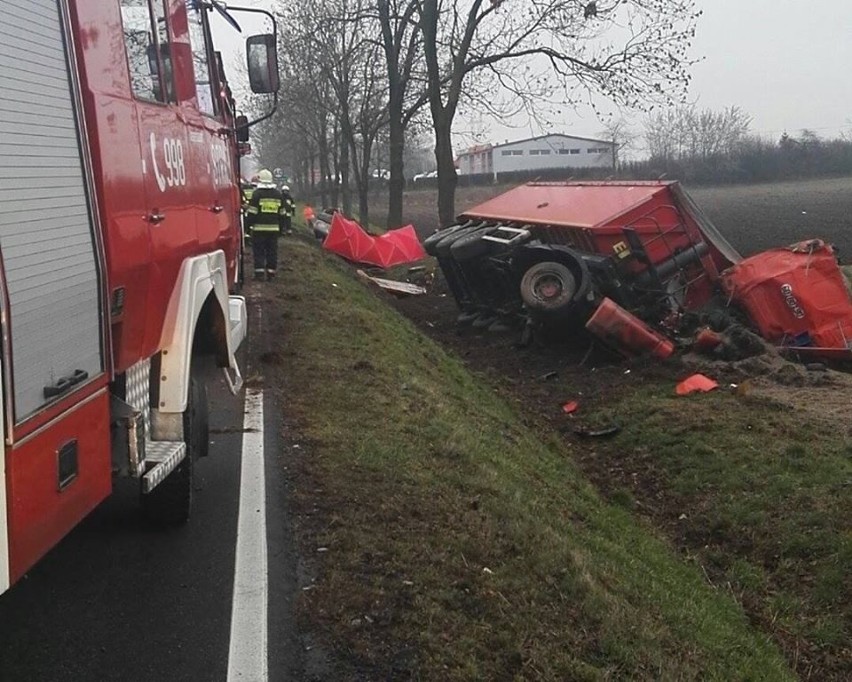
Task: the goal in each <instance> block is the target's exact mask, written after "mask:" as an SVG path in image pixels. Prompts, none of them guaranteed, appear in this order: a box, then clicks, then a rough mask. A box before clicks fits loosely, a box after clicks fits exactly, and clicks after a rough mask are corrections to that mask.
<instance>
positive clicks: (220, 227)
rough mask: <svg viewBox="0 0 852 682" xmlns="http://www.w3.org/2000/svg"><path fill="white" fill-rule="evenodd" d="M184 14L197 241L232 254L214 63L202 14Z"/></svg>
mask: <svg viewBox="0 0 852 682" xmlns="http://www.w3.org/2000/svg"><path fill="white" fill-rule="evenodd" d="M186 11H187V28H188V30H187V38H188V48H189V50H190V53H191V56H192V72H193V73H192V78H191V79H188V82H187V83H186V87H187V89H188V90H189V91H191V92H192V94H193V95H194V99H195V106H194V107H187V108H186V112H187V118H188V124H189V139H190V146H191V148H192V157H193V177H192V179H191V180H190V182H193V183H195V184H196V185H197V190H193V192H194V193H195V192H196V191H197V194H198V196H199V197H201V196H204V197H205V199H206V200H207V204H206V205H204V206H202V207H201V209H202V210H200V211H199V212H198V237H199V240H200V241H201V243H202V245H203V246H204V247H205V248H206V250H217V249H222V250H224V251H225V253H226V254H233V253H234V252H235V249H234V248H233V247H234V242H235V240H236V239H237V237H238V235H239V231H238V230H237V229H236V226H235V225H234V224H233V221H234V219H235V217H236V216H237V215H238V214H237V213H236V212H235V211H236V207H235V206H234V202H233V199H231V198H230V197H229V193H228V189H229V188H233V182H234V180H233V178H234V175H233V171H232V167H231V165H230V159H229V157H230V153H231V152H230V151H229V147H228V145H227V144H226V138H225V135H227V134H228V133H225V132H223V131H224V130H225V129H226V125H225V123H224V121H225V112H224V111H223V110H222V107H223V103H222V98H221V96H220V93H219V92H217V90H218V88H217V85H216V83H217V78H216V77H215V76H214V73H215V69H214V63H215V60H214V55H213V50H212V41H211V39H210V32H209V25H208V23H207V17H206V14H207V12H206V10H203V9H201V8H200V7H193V6H190V5H189V4H188V5H187V9H186Z"/></svg>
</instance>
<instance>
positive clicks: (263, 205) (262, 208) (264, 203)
mask: <svg viewBox="0 0 852 682" xmlns="http://www.w3.org/2000/svg"><path fill="white" fill-rule="evenodd" d="M282 210H283V203H282V195H281V192H280V191H279V190H277V189H276V188H275V187H268V186H267V187H264V186H260V187H258V188H257V189H255V190H254V193H253V194H252V197H251V201H250V202H249V205H248V208H247V209H246V213H247V215H246V222H247V224H248V225H247V226H248V227H249V228H250V229H251V230H252V231H253V232H280V231H281V223H282V219H283V216H282V215H281V212H282Z"/></svg>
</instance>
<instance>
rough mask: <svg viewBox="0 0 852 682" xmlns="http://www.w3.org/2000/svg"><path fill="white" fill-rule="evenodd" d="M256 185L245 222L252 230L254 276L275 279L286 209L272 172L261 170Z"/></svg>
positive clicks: (260, 278)
mask: <svg viewBox="0 0 852 682" xmlns="http://www.w3.org/2000/svg"><path fill="white" fill-rule="evenodd" d="M257 175H258V184H257V188H256V189H255V190H254V192H253V193H252V196H251V200H250V201H249V204H248V209H247V215H246V223H247V226H248V228H249V230H251V234H252V240H251V241H252V251H254V278H255V279H258V280H262V279H264V275H265V276H266V279H274V278H275V271H276V270H277V269H278V237H279V235H280V234H281V228H282V226H283V225H284V218H285V215H286V209H285V207H284V201H283V196H282V194H281V192H280V191H279V190H278V189H277V188H276V187H275V183H274V182H273V180H272V173H270V172H269V171H268V170H262V171H260V173H258V174H257Z"/></svg>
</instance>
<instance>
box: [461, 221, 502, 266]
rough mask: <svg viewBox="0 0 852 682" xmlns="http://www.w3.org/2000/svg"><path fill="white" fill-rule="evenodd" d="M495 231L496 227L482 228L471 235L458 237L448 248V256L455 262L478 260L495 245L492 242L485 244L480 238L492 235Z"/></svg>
mask: <svg viewBox="0 0 852 682" xmlns="http://www.w3.org/2000/svg"><path fill="white" fill-rule="evenodd" d="M496 231H497V227H496V226H495V227H484V228H482V229H481V230H478V231H476V232H474V233H472V234H466V235H465V236H463V237H459V238H458V239H457V240H456V241H454V242H453V245H452V246H451V247H450V255H451V256H452V257H453V258H455V259H456V261H465V260H470V259H471V258H480V257H481V256H484V255H486V254H488V253H490V252H491V251H492V250H493V249H494V247H495V246H496V244H494V243H493V242H487V241H485V240H483V239H482V238H483V237H485V236H486V235H489V234H493V233H494V232H496Z"/></svg>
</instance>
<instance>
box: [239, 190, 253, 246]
mask: <svg viewBox="0 0 852 682" xmlns="http://www.w3.org/2000/svg"><path fill="white" fill-rule="evenodd" d="M256 184H257V183H256V182H249V181H248V180H243V182H242V183H241V190H242V191H241V194H242V196H241V202H240V213H241V214H242V218H243V236H244V237H245V238H246V241H249V240H250V239H251V232H250V231H249V228H248V206H249V202H250V201H251V195H252V194H254V188H255V186H256Z"/></svg>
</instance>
